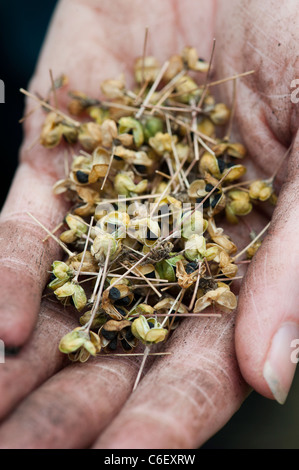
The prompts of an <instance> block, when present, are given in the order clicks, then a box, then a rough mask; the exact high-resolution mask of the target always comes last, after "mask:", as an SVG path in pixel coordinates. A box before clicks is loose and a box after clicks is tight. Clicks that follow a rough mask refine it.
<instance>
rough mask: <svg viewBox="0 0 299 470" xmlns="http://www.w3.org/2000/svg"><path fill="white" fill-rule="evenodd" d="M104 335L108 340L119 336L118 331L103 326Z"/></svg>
mask: <svg viewBox="0 0 299 470" xmlns="http://www.w3.org/2000/svg"><path fill="white" fill-rule="evenodd" d="M101 333H102V336H104V338H105V339H107V340H108V341H110V340H113V339H114V338H116V337H117V331H107V330H104V328H102V331H101Z"/></svg>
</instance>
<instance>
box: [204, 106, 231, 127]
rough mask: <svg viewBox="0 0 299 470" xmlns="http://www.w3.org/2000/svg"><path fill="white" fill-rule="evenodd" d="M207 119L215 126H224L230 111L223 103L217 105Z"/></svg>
mask: <svg viewBox="0 0 299 470" xmlns="http://www.w3.org/2000/svg"><path fill="white" fill-rule="evenodd" d="M209 117H210V119H211V121H212V122H213V123H214V124H215V125H216V126H224V125H225V124H226V123H227V122H228V120H229V117H230V110H229V108H228V107H227V106H226V105H225V104H224V103H217V104H216V105H215V107H214V109H213V110H212V111H211V112H210V113H209Z"/></svg>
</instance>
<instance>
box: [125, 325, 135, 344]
mask: <svg viewBox="0 0 299 470" xmlns="http://www.w3.org/2000/svg"><path fill="white" fill-rule="evenodd" d="M125 336H126V339H127V340H128V341H133V339H134V335H133V333H132V331H131V328H130V329H129V330H128V331H127V332H126V335H125Z"/></svg>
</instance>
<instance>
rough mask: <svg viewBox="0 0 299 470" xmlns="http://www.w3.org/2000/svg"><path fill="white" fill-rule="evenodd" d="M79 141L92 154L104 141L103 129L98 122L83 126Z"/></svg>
mask: <svg viewBox="0 0 299 470" xmlns="http://www.w3.org/2000/svg"><path fill="white" fill-rule="evenodd" d="M78 139H79V142H80V144H81V145H82V147H83V148H84V149H85V150H87V152H92V151H93V150H94V149H95V148H96V147H98V146H99V145H100V143H101V141H102V129H101V126H100V125H99V124H97V123H96V122H87V123H85V124H81V126H80V130H79V134H78Z"/></svg>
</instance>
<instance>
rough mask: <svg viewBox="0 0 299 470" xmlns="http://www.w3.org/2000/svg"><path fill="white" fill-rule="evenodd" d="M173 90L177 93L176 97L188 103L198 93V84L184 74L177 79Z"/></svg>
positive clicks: (196, 96)
mask: <svg viewBox="0 0 299 470" xmlns="http://www.w3.org/2000/svg"><path fill="white" fill-rule="evenodd" d="M175 92H176V93H177V94H178V96H177V98H176V99H177V100H178V101H179V102H181V103H185V104H189V103H190V102H191V101H192V100H193V99H196V98H198V96H199V95H200V90H199V88H198V85H197V84H196V82H195V81H194V80H193V79H192V78H191V77H190V76H189V75H184V77H181V78H180V79H179V80H177V82H176V84H175Z"/></svg>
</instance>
